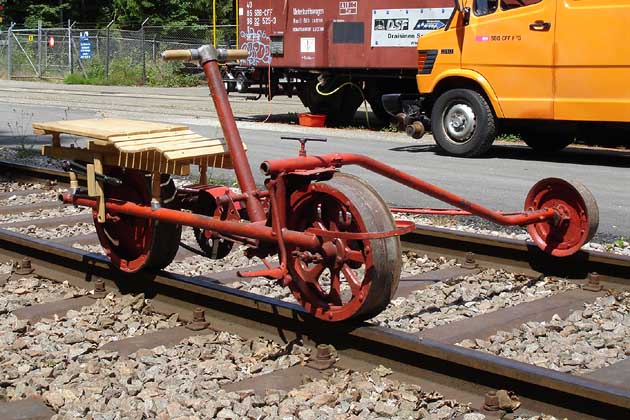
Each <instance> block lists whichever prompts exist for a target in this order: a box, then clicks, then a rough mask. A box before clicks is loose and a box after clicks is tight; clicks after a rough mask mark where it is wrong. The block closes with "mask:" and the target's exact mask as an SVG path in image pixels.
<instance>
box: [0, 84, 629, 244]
mask: <svg viewBox="0 0 630 420" xmlns="http://www.w3.org/2000/svg"><path fill="white" fill-rule="evenodd" d="M163 95H166V97H165V96H163ZM231 96H232V98H233V104H234V109H235V114H236V115H237V118H239V127H240V128H241V132H242V136H243V139H244V141H245V142H246V143H247V145H248V147H249V152H248V155H249V157H250V161H251V165H252V168H253V170H254V174H255V176H256V179H257V182H260V183H262V180H263V177H262V175H260V172H259V171H258V165H259V164H260V162H262V161H263V160H266V159H275V158H281V157H286V156H291V155H295V154H296V153H297V146H298V145H297V143H294V142H289V141H281V140H280V136H282V135H295V134H296V133H303V134H304V133H306V134H308V135H311V136H325V137H327V138H328V143H325V144H323V143H310V144H309V145H308V151H309V153H310V154H317V153H327V152H331V151H339V152H354V153H363V154H367V155H369V156H371V157H374V158H376V159H378V160H380V161H382V162H385V163H388V164H391V165H394V166H396V167H397V168H399V169H401V170H403V171H406V172H409V173H411V174H413V175H415V176H417V177H419V178H422V179H424V180H426V181H429V182H432V183H435V184H437V185H439V186H441V187H444V188H446V189H449V190H451V191H453V192H455V193H457V194H461V195H463V196H464V197H467V198H469V199H471V200H476V201H478V202H480V203H481V204H484V205H487V206H489V207H491V208H499V209H504V210H519V209H521V208H522V205H523V201H524V199H525V196H526V194H527V191H528V190H529V188H530V187H531V186H532V185H533V184H534V183H535V182H536V181H537V180H539V179H541V178H544V177H561V178H567V179H576V180H581V181H582V182H584V183H585V184H586V185H587V187H588V188H590V189H591V191H592V192H593V194H594V195H595V197H596V199H597V201H598V203H599V206H600V219H601V223H600V235H598V236H599V238H600V239H601V240H608V239H610V238H611V237H619V236H625V237H626V238H627V237H630V193H629V192H628V185H630V173H629V171H628V167H629V166H630V153H628V152H620V151H603V150H597V151H593V150H585V149H580V148H575V147H571V148H568V149H567V150H565V151H563V152H561V153H558V154H557V155H556V156H555V157H554V158H551V159H542V158H540V157H537V156H536V155H534V154H533V153H532V152H531V151H530V150H529V149H528V148H527V147H525V146H522V145H517V144H500V145H498V146H495V147H493V148H492V150H491V152H490V153H489V155H487V156H485V157H483V158H480V159H461V158H454V157H449V156H441V155H439V154H437V153H436V152H435V150H434V147H433V145H432V140H431V139H430V137H427V138H425V139H423V140H422V141H421V142H414V141H412V140H411V139H408V138H407V137H405V136H404V135H402V134H398V133H386V132H370V131H367V130H337V129H309V128H303V127H299V126H294V125H288V124H273V123H272V124H262V123H260V122H254V121H256V120H257V119H258V120H260V119H263V118H264V116H266V113H267V112H268V111H267V109H268V107H269V104H267V103H266V102H260V101H259V102H250V101H245V100H244V99H243V96H234V95H231ZM172 98H175V99H172ZM175 100H176V101H177V104H178V105H177V106H175V107H172V106H169V104H170V105H172V101H175ZM207 101H208V97H207V94H206V92H205V90H203V89H201V88H199V89H194V88H193V89H172V90H166V89H143V88H113V87H112V88H110V87H72V92H67V91H65V87H64V86H58V85H52V86H51V85H44V84H30V83H23V82H20V83H16V82H11V83H7V82H0V121H6V122H7V124H0V145H2V144H15V143H16V138H15V134H21V133H22V132H29V131H30V130H28V129H27V128H28V126H30V124H31V123H32V122H34V121H45V120H56V119H63V118H71V119H73V118H94V117H98V116H115V117H129V118H144V119H150V120H157V121H168V122H178V123H186V124H190V125H191V127H192V129H193V130H195V131H197V132H199V133H201V134H204V135H208V136H210V135H219V134H220V129H219V128H218V121H217V120H216V117H213V115H214V110H213V109H212V107H211V105H208V102H207ZM272 110H273V111H274V112H278V114H279V115H278V116H274V117H273V118H274V119H275V120H276V121H282V120H284V121H292V120H294V119H295V114H296V113H298V112H304V108H303V107H302V106H301V105H300V104H299V100H297V98H292V99H289V98H283V99H282V100H280V101H278V102H277V103H276V102H274V104H273V105H272ZM188 113H190V114H192V115H193V117H192V118H191V117H189V116H187V115H188ZM361 118H362V116H361V114H360V113H357V121H358V122H360V121H361ZM8 123H12V124H13V128H11V127H9V126H8ZM20 127H22V128H20ZM71 140H72V141H74V140H73V139H71ZM43 141H45V139H29V142H43ZM349 172H352V173H355V174H358V175H360V176H363V177H365V178H366V179H367V180H368V181H369V182H370V183H371V184H372V185H374V186H375V188H376V189H377V190H378V191H379V192H380V193H381V194H382V195H383V196H384V197H385V199H386V200H387V201H388V202H389V203H392V204H395V205H402V206H415V205H417V206H436V205H440V203H438V202H436V201H435V200H432V199H430V198H428V197H426V196H423V195H422V194H420V193H416V192H414V191H411V190H408V189H406V188H405V187H402V186H400V187H399V186H397V185H396V184H393V183H391V182H390V181H389V180H386V179H383V178H381V177H379V176H378V175H374V174H371V173H367V172H366V171H363V170H362V169H360V168H349ZM214 176H222V177H231V172H223V171H216V172H215V174H214Z"/></svg>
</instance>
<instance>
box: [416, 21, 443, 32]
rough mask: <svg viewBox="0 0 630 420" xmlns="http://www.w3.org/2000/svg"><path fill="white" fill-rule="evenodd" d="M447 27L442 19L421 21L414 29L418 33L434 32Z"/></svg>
mask: <svg viewBox="0 0 630 420" xmlns="http://www.w3.org/2000/svg"><path fill="white" fill-rule="evenodd" d="M444 27H446V22H445V21H444V20H440V19H420V20H419V21H418V23H416V26H415V27H414V28H413V29H415V30H416V31H434V30H436V29H442V28H444Z"/></svg>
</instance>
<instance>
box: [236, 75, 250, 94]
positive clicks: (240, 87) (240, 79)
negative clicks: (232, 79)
mask: <svg viewBox="0 0 630 420" xmlns="http://www.w3.org/2000/svg"><path fill="white" fill-rule="evenodd" d="M234 88H235V89H236V91H237V92H238V93H247V89H249V82H248V81H247V77H246V76H245V75H244V74H243V73H239V74H238V75H237V76H236V85H235V87H234Z"/></svg>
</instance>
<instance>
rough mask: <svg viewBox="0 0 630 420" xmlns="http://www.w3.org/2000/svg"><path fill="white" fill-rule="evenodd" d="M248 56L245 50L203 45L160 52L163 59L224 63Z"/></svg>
mask: <svg viewBox="0 0 630 420" xmlns="http://www.w3.org/2000/svg"><path fill="white" fill-rule="evenodd" d="M248 56H249V51H247V50H229V49H226V48H214V47H212V46H210V45H204V46H202V47H199V48H193V49H190V50H166V51H164V52H163V53H162V60H164V61H201V63H202V64H203V63H205V62H206V61H218V62H220V63H225V62H228V61H236V60H244V59H246V58H247V57H248Z"/></svg>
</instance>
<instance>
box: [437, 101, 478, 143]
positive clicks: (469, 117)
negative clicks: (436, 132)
mask: <svg viewBox="0 0 630 420" xmlns="http://www.w3.org/2000/svg"><path fill="white" fill-rule="evenodd" d="M475 126H476V124H475V113H474V112H473V110H472V108H471V107H470V106H468V105H466V104H456V105H453V106H452V107H450V108H449V109H448V110H447V112H446V115H444V127H445V128H446V133H447V134H448V136H449V137H450V138H451V139H453V140H454V141H457V142H462V141H466V140H468V139H469V138H470V136H472V134H473V132H474V131H475Z"/></svg>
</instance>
